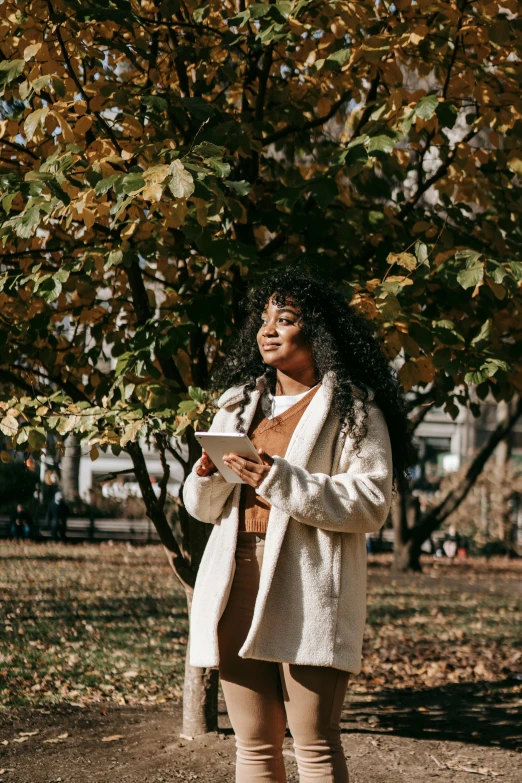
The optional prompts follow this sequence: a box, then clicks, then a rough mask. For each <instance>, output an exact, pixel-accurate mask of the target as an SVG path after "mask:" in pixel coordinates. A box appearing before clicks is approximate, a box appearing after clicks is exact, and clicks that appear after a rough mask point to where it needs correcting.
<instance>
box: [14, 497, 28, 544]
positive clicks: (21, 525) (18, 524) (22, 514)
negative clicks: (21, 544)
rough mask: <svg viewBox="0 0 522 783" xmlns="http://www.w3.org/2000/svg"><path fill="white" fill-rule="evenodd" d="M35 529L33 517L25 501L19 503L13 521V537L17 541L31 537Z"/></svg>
mask: <svg viewBox="0 0 522 783" xmlns="http://www.w3.org/2000/svg"><path fill="white" fill-rule="evenodd" d="M32 531H33V518H32V516H31V514H30V513H29V511H27V509H26V508H25V506H24V504H23V503H18V505H17V507H16V513H15V515H14V517H13V521H12V523H11V537H12V538H14V539H15V540H16V541H21V540H22V539H24V540H25V541H27V540H28V539H29V538H31V535H32Z"/></svg>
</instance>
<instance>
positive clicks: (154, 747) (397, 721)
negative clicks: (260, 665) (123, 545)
mask: <svg viewBox="0 0 522 783" xmlns="http://www.w3.org/2000/svg"><path fill="white" fill-rule="evenodd" d="M521 705H522V692H521V689H520V682H517V681H516V680H513V681H506V682H503V683H495V685H494V687H491V684H488V686H487V687H486V685H484V686H481V687H476V686H475V687H469V688H468V687H459V688H456V689H454V690H453V691H452V689H451V688H449V689H442V690H441V691H439V692H435V693H429V692H428V693H423V694H419V693H406V692H400V693H398V692H396V691H395V692H393V691H391V692H389V693H386V692H384V693H380V694H379V695H378V696H371V697H368V696H365V697H364V699H362V698H361V697H360V696H358V697H355V696H349V698H348V700H347V702H346V705H345V712H344V719H343V724H342V728H343V746H344V749H345V753H346V758H347V760H348V765H349V770H350V781H351V783H370V781H371V783H398V781H402V782H403V783H421V781H425V780H431V779H434V778H440V779H441V781H450V780H451V781H455V783H464V781H469V779H470V776H471V775H473V774H479V775H482V777H496V776H502V780H503V781H505V783H520V781H521V780H522V725H521V721H520V714H521V710H520V707H521ZM221 706H222V709H221V715H220V733H219V734H217V735H211V736H209V737H206V738H204V739H201V740H200V739H195V740H192V741H187V740H184V739H181V738H180V736H179V733H180V718H181V715H180V707H179V705H173V704H168V705H161V706H154V707H150V708H144V707H119V706H113V707H112V706H111V707H109V708H107V707H103V709H101V710H100V709H99V708H94V707H92V706H91V707H86V708H83V709H82V708H75V707H72V706H63V707H61V706H60V707H59V706H57V707H53V708H52V709H39V710H28V709H27V708H19V709H16V710H14V711H12V712H11V713H10V714H9V715H4V716H3V717H2V719H1V722H0V736H1V737H2V738H5V739H8V740H10V741H9V744H8V745H7V746H3V745H2V746H0V748H1V750H0V769H2V770H3V772H2V774H1V776H0V780H2V781H3V780H6V781H13V782H14V781H16V783H51V782H52V783H57V782H58V781H61V782H62V783H167V781H168V783H171V781H172V782H173V781H177V780H181V781H191V780H199V781H203V782H204V783H233V781H234V739H233V736H232V734H231V730H230V727H229V724H228V720H227V718H226V715H225V713H224V705H221ZM24 731H25V732H31V733H32V736H29V737H28V738H27V739H26V740H25V741H24V742H14V741H13V738H14V739H15V740H16V739H17V738H20V732H24ZM33 732H37V733H33ZM65 735H66V736H65ZM26 736H27V735H26ZM59 737H62V738H61V739H58V738H59ZM107 738H109V739H110V741H104V739H105V740H107ZM46 740H47V741H46ZM49 740H57V741H53V742H49ZM285 744H286V748H285V763H286V768H287V775H288V783H297V781H298V777H297V769H296V765H295V761H294V759H293V757H292V750H291V747H292V746H291V739H290V737H287V739H286V743H285ZM471 780H473V778H471Z"/></svg>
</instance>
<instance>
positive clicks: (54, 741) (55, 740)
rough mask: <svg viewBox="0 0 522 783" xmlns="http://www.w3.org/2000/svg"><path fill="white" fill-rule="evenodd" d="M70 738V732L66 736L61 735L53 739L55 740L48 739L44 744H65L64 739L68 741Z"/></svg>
mask: <svg viewBox="0 0 522 783" xmlns="http://www.w3.org/2000/svg"><path fill="white" fill-rule="evenodd" d="M68 736H69V732H68V731H66V732H65V733H64V734H59V735H58V736H57V737H53V739H46V740H44V742H48V743H49V744H54V743H56V742H63V741H64V739H66V738H67V737H68Z"/></svg>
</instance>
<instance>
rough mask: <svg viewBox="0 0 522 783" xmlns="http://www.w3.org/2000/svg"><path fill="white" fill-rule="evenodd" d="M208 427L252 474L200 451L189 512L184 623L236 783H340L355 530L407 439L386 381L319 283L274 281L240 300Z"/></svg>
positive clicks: (357, 562)
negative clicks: (291, 759)
mask: <svg viewBox="0 0 522 783" xmlns="http://www.w3.org/2000/svg"><path fill="white" fill-rule="evenodd" d="M215 385H216V386H217V387H218V388H223V387H225V388H227V391H225V393H224V394H222V396H221V397H220V399H219V402H218V405H219V411H218V413H217V414H216V416H215V418H214V420H213V423H212V427H211V431H213V432H233V431H240V432H248V434H249V436H250V438H251V440H252V442H253V443H254V445H255V446H256V448H257V449H258V453H259V455H260V456H261V458H262V464H257V463H254V462H251V461H249V460H246V459H244V458H241V457H238V456H237V455H235V454H229V455H228V456H227V458H226V462H227V464H228V466H229V467H230V468H232V470H233V471H234V472H235V473H236V474H237V475H238V476H239V477H240V478H241V479H242V481H243V482H244V484H229V483H227V482H226V481H225V480H224V479H223V478H222V477H221V475H220V474H219V473H217V472H216V469H215V466H214V465H213V463H212V462H211V460H210V458H209V457H208V455H207V454H206V453H205V452H204V453H203V455H202V457H201V459H200V460H198V462H197V463H196V464H195V466H194V469H193V471H192V473H191V474H190V476H189V477H188V479H187V481H186V484H185V488H184V492H183V496H184V501H185V506H186V508H187V510H188V512H189V513H190V514H191V515H192V516H194V517H195V518H196V519H199V520H201V521H203V522H211V523H213V524H214V525H215V528H214V530H213V531H212V534H211V536H210V539H209V542H208V544H207V548H206V550H205V553H204V555H203V559H202V562H201V566H200V569H199V573H198V577H197V582H196V587H195V591H194V598H193V604H192V612H191V640H190V661H191V663H192V665H194V666H205V667H207V666H219V670H220V676H221V683H222V687H223V693H224V696H225V701H226V704H227V709H228V714H229V717H230V721H231V723H232V727H233V729H234V732H235V735H236V745H237V764H236V781H237V783H251V781H263V783H265V781H266V782H268V781H273V782H274V783H282V781H285V770H284V765H283V756H282V744H283V739H284V736H285V730H286V721H287V720H288V724H289V728H290V732H291V734H292V737H293V739H294V749H295V756H296V760H297V764H298V769H299V776H300V781H301V783H312V781H313V783H346V781H348V772H347V769H346V762H345V758H344V754H343V750H342V746H341V733H340V718H341V712H342V706H343V702H344V697H345V693H346V688H347V684H348V677H349V673H350V672H353V673H358V672H359V671H360V668H361V648H362V637H363V631H364V623H365V614H366V541H365V538H366V533H368V532H372V531H377V530H378V529H379V528H380V527H381V525H382V524H383V523H384V521H385V519H386V517H387V514H388V510H389V506H390V500H391V494H392V484H393V480H394V479H395V482H396V483H397V484H399V485H402V483H403V482H404V480H405V478H406V477H407V470H408V464H409V461H410V454H411V438H410V435H409V428H408V421H407V417H406V413H405V408H404V403H403V399H402V396H401V392H400V388H399V386H398V383H397V381H396V380H395V378H394V377H393V375H392V374H391V372H390V370H389V368H388V366H387V363H386V360H385V358H384V356H383V354H382V352H381V350H380V348H379V346H378V344H377V343H376V341H375V340H374V338H373V337H372V336H371V333H370V330H369V328H368V326H367V324H366V322H365V321H364V320H362V319H361V318H360V317H359V316H357V315H356V314H355V312H354V311H353V310H351V309H350V308H349V307H348V306H347V304H346V302H345V300H344V297H343V296H342V295H341V293H340V292H338V291H337V290H336V289H334V288H333V287H332V286H330V285H329V284H327V283H325V282H321V281H318V280H315V279H313V278H312V277H310V276H308V275H307V274H296V273H294V272H290V271H286V272H283V273H278V274H275V275H273V276H272V277H268V278H266V279H265V281H264V282H263V283H262V284H261V285H259V286H258V287H256V288H254V289H252V290H251V291H250V293H249V296H248V299H247V317H246V319H245V323H244V326H243V327H242V329H241V331H240V334H239V335H238V339H237V340H236V341H235V343H234V346H233V347H232V349H231V351H230V352H229V353H228V355H227V357H226V359H225V361H224V363H223V364H222V366H221V369H220V371H219V372H218V374H217V375H216V377H215Z"/></svg>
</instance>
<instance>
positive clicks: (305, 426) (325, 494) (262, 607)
mask: <svg viewBox="0 0 522 783" xmlns="http://www.w3.org/2000/svg"><path fill="white" fill-rule="evenodd" d="M264 383H265V380H264V377H263V376H262V377H261V378H259V379H258V383H257V388H256V390H255V391H254V392H252V399H251V402H250V403H249V405H248V406H247V408H246V409H245V413H244V422H245V425H246V428H247V429H248V427H249V426H250V422H251V421H252V418H253V416H254V413H255V410H256V407H257V403H258V401H259V397H260V395H261V393H262V390H263V387H264ZM334 384H335V375H334V374H333V373H327V374H326V375H325V377H324V378H323V382H322V386H321V387H320V389H319V391H318V392H317V393H316V395H315V396H314V398H313V399H312V401H311V402H310V404H309V406H308V408H307V409H306V411H305V413H304V415H303V416H302V418H301V420H300V422H299V423H298V425H297V427H296V429H295V431H294V433H293V436H292V438H291V441H290V443H289V446H288V449H287V452H286V455H285V458H284V459H283V458H282V457H279V456H276V455H273V456H274V464H273V465H272V467H271V468H270V472H269V473H268V475H267V476H266V477H265V479H264V480H263V482H262V483H261V485H260V486H259V488H258V494H259V495H260V496H261V497H263V498H265V500H267V501H268V502H269V503H270V504H271V505H272V509H271V512H270V517H269V521H268V530H267V535H266V541H265V550H264V556H263V566H262V569H261V575H260V584H259V591H258V596H257V600H256V605H255V610H254V617H253V620H252V624H251V627H250V630H249V633H248V636H247V638H246V640H245V643H244V644H243V647H242V648H241V650H240V651H239V655H240V656H241V657H243V658H258V659H262V660H267V661H287V662H289V663H298V664H312V665H316V666H332V667H334V668H337V669H343V670H345V671H349V672H353V673H354V674H357V673H358V672H359V671H360V669H361V648H362V639H363V632H364V624H365V619H366V541H365V533H368V532H372V531H376V530H378V529H379V528H380V527H381V525H382V524H383V523H384V521H385V519H386V516H387V514H388V510H389V506H390V500H391V492H392V458H391V448H390V440H389V436H388V430H387V427H386V423H385V420H384V417H383V415H382V413H381V411H380V410H379V408H378V407H377V406H376V405H374V404H373V403H368V404H367V407H368V410H369V416H368V422H367V435H366V437H365V438H364V440H363V442H362V444H361V447H360V450H359V452H357V451H356V450H355V449H354V445H353V442H352V441H351V439H350V438H349V437H343V436H342V435H340V432H339V430H340V427H339V419H338V418H337V417H336V416H335V415H334V414H333V413H332V412H331V410H330V408H331V403H332V396H333V389H334ZM241 398H242V388H241V387H234V388H231V389H229V390H228V391H226V392H225V393H224V394H223V395H222V396H221V398H220V400H219V402H218V405H219V407H220V410H219V411H218V412H217V414H216V416H215V417H214V421H213V422H212V427H211V431H212V432H234V431H235V429H236V412H237V409H238V404H239V401H240V400H241ZM198 464H199V463H196V465H195V466H194V470H193V471H192V473H191V474H190V475H189V477H188V479H187V481H186V483H185V487H184V490H183V498H184V501H185V506H186V508H187V511H188V512H189V514H191V515H192V516H193V517H195V518H196V519H199V520H201V521H202V522H211V523H213V524H214V525H215V528H214V530H213V531H212V534H211V536H210V538H209V541H208V543H207V547H206V549H205V552H204V554H203V558H202V561H201V565H200V568H199V572H198V576H197V580H196V586H195V590H194V597H193V601H192V610H191V632H190V663H191V664H192V666H203V667H207V666H217V665H218V664H219V652H218V640H217V627H218V622H219V619H220V617H221V615H222V613H223V610H224V608H225V606H226V603H227V600H228V595H229V592H230V588H231V585H232V579H233V576H234V569H235V548H236V540H237V530H238V522H239V495H240V491H241V485H240V484H228V483H227V482H226V481H225V480H224V479H223V478H222V477H221V476H220V475H219V474H213V475H211V476H206V477H200V476H198V475H197V473H196V472H195V469H196V467H197V465H198Z"/></svg>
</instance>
